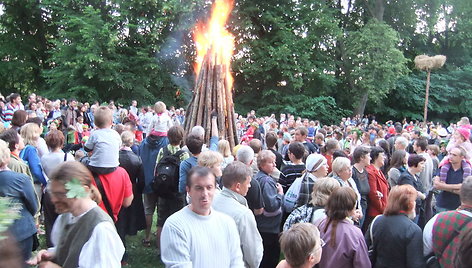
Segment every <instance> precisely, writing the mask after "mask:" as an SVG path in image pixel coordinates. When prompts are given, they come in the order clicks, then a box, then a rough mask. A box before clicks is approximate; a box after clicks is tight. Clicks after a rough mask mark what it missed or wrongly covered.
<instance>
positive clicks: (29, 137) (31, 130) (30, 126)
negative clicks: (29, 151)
mask: <svg viewBox="0 0 472 268" xmlns="http://www.w3.org/2000/svg"><path fill="white" fill-rule="evenodd" d="M40 134H41V129H40V128H39V126H38V125H37V124H35V123H27V124H24V125H23V126H22V127H21V130H20V135H21V137H23V140H24V141H25V144H29V145H33V146H36V144H37V142H38V139H39V135H40Z"/></svg>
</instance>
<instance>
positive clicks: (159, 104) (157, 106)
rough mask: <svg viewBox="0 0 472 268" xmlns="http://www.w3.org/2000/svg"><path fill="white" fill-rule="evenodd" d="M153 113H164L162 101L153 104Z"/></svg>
mask: <svg viewBox="0 0 472 268" xmlns="http://www.w3.org/2000/svg"><path fill="white" fill-rule="evenodd" d="M154 111H155V112H156V114H160V113H163V112H165V111H166V105H165V103H163V102H162V101H158V102H156V104H154Z"/></svg>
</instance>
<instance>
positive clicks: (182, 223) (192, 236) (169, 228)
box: [161, 206, 244, 268]
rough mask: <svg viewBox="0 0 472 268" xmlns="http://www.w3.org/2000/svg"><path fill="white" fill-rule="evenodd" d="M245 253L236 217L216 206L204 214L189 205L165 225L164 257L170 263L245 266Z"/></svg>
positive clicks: (181, 267)
mask: <svg viewBox="0 0 472 268" xmlns="http://www.w3.org/2000/svg"><path fill="white" fill-rule="evenodd" d="M242 257H243V256H242V252H241V247H240V240H239V234H238V230H237V228H236V224H235V223H234V220H233V219H232V218H231V217H229V216H227V215H225V214H223V213H221V212H218V211H216V210H213V209H212V210H211V213H210V215H208V216H202V215H198V214H196V213H195V212H193V211H192V210H191V209H190V208H189V207H188V206H186V207H184V208H183V209H181V210H179V211H177V212H176V213H174V214H173V215H171V216H170V217H169V218H168V219H167V221H166V222H165V224H164V227H163V228H162V235H161V259H162V262H163V263H164V264H165V265H166V267H173V268H174V267H175V268H177V267H179V268H184V267H185V268H190V267H194V268H200V267H202V268H203V267H204V268H223V267H224V268H227V267H228V268H229V267H244V262H243V258H242Z"/></svg>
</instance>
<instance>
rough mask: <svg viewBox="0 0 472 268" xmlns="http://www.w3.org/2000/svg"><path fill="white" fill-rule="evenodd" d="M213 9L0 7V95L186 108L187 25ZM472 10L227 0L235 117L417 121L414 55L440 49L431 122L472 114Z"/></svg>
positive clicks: (457, 3) (28, 2)
mask: <svg viewBox="0 0 472 268" xmlns="http://www.w3.org/2000/svg"><path fill="white" fill-rule="evenodd" d="M210 8H211V1H204V0H198V1H189V0H184V1H182V0H164V1H158V0H143V1H123V0H112V1H98V0H88V1H86V0H63V1H57V0H43V1H38V0H16V1H13V0H4V1H0V9H1V12H0V90H1V92H2V93H3V94H4V95H5V94H8V93H10V92H20V93H22V94H28V93H31V92H36V93H39V94H41V95H45V96H47V97H50V98H57V97H76V98H78V99H84V100H85V99H86V100H99V101H107V100H109V99H114V100H116V101H119V102H123V103H126V102H129V101H130V100H131V99H137V100H138V101H140V102H142V103H152V102H154V101H156V100H157V99H160V100H164V101H165V102H167V103H169V104H171V105H178V106H185V104H186V102H187V101H188V100H189V96H190V95H191V89H192V86H193V83H194V74H193V62H194V58H195V47H194V44H193V41H192V31H193V27H194V24H195V22H196V21H197V20H199V19H204V18H207V17H208V14H209V12H210ZM471 12H472V5H470V3H469V1H468V0H389V1H387V0H359V1H353V0H347V1H341V0H325V1H314V0H299V1H290V0H281V1H276V2H274V1H269V0H259V1H253V0H235V7H234V10H233V12H232V16H231V17H230V20H229V23H228V28H229V30H230V31H231V32H232V33H234V35H235V41H236V48H235V51H234V52H235V56H234V61H233V66H232V69H233V73H234V77H235V84H234V88H235V102H236V110H237V111H238V112H246V111H248V110H250V109H256V110H258V111H259V113H260V114H269V113H279V112H289V113H294V114H298V115H301V116H305V117H311V118H315V117H316V118H320V119H322V120H325V122H334V121H336V120H337V119H338V118H339V117H341V116H345V115H352V114H355V113H375V114H377V115H378V116H380V118H381V119H387V118H391V117H394V118H396V119H402V117H407V118H412V119H419V118H420V117H421V110H422V105H421V103H423V102H424V87H425V85H424V80H425V74H424V73H421V72H419V71H418V70H415V69H414V64H413V63H412V60H413V59H414V57H415V56H417V55H419V54H429V55H436V54H443V55H446V56H447V58H448V60H447V63H446V65H445V66H444V68H443V69H441V70H439V71H438V72H436V73H434V74H433V75H432V77H431V100H430V104H429V110H430V114H431V116H432V117H431V118H432V119H441V120H451V119H453V118H454V119H455V117H458V116H461V115H464V114H470V108H469V107H470V103H469V102H470V97H468V96H470V93H471V91H472V87H471V86H470V85H471V83H470V82H471V76H472V69H471V67H470V66H472V58H471V53H472V36H471V33H472V17H471V16H470V14H471ZM458 103H460V105H457V104H458Z"/></svg>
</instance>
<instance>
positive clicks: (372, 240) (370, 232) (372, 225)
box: [369, 214, 382, 246]
mask: <svg viewBox="0 0 472 268" xmlns="http://www.w3.org/2000/svg"><path fill="white" fill-rule="evenodd" d="M381 215H382V214H380V215H377V216H375V218H374V219H373V220H372V223H371V224H370V230H369V234H370V242H371V243H372V246H374V233H373V231H372V230H373V229H374V223H375V220H376V219H377V218H378V217H380V216H381Z"/></svg>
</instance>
